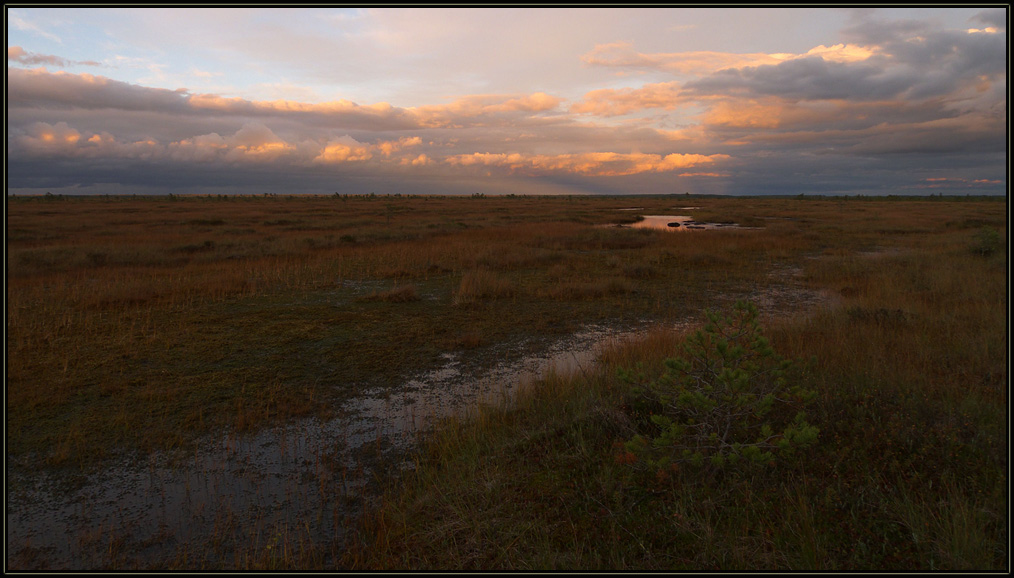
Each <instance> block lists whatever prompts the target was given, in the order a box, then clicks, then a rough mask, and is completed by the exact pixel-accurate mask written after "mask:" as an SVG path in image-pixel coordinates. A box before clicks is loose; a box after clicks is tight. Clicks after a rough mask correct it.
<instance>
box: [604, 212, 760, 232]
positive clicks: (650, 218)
mask: <svg viewBox="0 0 1014 578" xmlns="http://www.w3.org/2000/svg"><path fill="white" fill-rule="evenodd" d="M688 208H694V207H688ZM615 226H619V227H630V228H633V229H658V230H663V231H697V230H714V229H748V228H750V227H741V226H739V225H736V224H734V223H704V222H699V221H695V220H694V218H693V217H689V216H687V215H644V218H643V219H642V220H640V221H638V222H636V223H631V224H629V225H615Z"/></svg>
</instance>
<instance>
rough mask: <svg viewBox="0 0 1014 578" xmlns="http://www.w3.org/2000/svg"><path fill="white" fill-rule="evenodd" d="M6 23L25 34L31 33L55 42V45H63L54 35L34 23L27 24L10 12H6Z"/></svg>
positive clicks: (27, 22) (26, 21)
mask: <svg viewBox="0 0 1014 578" xmlns="http://www.w3.org/2000/svg"><path fill="white" fill-rule="evenodd" d="M7 21H8V22H9V23H10V24H13V25H14V27H15V28H17V29H18V30H24V31H27V32H31V33H33V34H36V35H38V36H41V37H43V38H45V39H47V40H52V41H53V42H56V43H60V44H62V43H63V40H61V39H60V37H59V36H57V35H56V34H53V33H51V32H47V31H45V30H43V29H42V28H40V27H38V26H37V25H35V24H34V23H32V22H29V21H28V20H25V19H24V18H22V17H21V16H20V15H18V14H15V13H13V12H11V11H8V12H7Z"/></svg>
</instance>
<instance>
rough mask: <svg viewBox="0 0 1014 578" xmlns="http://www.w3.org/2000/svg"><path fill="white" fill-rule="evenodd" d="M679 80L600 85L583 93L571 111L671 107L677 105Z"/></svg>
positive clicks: (616, 111)
mask: <svg viewBox="0 0 1014 578" xmlns="http://www.w3.org/2000/svg"><path fill="white" fill-rule="evenodd" d="M679 94H680V84H679V83H678V82H662V83H657V84H647V85H645V86H642V87H641V88H624V89H608V88H607V89H600V90H593V91H591V92H589V93H588V94H586V95H585V97H584V100H582V101H581V102H579V103H577V104H575V105H573V106H571V107H570V110H571V112H576V113H590V114H594V115H597V116H618V115H623V114H627V113H630V112H636V111H638V110H644V109H647V108H663V109H673V108H676V107H677V106H679V105H680V99H679Z"/></svg>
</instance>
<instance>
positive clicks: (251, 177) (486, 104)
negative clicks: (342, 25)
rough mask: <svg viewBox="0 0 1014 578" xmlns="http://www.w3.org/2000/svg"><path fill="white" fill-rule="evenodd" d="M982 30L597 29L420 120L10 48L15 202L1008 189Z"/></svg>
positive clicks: (994, 32) (998, 84)
mask: <svg viewBox="0 0 1014 578" xmlns="http://www.w3.org/2000/svg"><path fill="white" fill-rule="evenodd" d="M25 12H26V13H27V14H28V15H31V11H30V10H25ZM140 12H141V13H142V14H144V13H146V12H145V11H144V10H142V11H140ZM307 12H313V10H312V9H311V10H308V11H307ZM381 12H383V16H384V17H385V18H387V19H388V20H390V19H391V18H392V17H394V16H397V15H398V14H402V13H403V12H401V11H399V10H391V9H388V11H386V12H384V11H381ZM472 12H475V11H469V10H461V11H459V12H454V14H455V15H456V16H460V17H461V18H463V19H467V18H468V17H470V14H471V13H472ZM489 12H490V11H488V10H483V11H478V13H479V14H478V16H481V17H483V18H488V17H489V16H490V14H489ZM494 12H495V11H494ZM621 12H623V11H621ZM563 13H564V14H566V11H564V12H563ZM669 13H671V14H672V15H674V16H678V15H679V13H680V9H672V10H671V11H670V12H669ZM553 14H557V12H554V13H553ZM571 14H573V15H581V14H582V12H581V11H580V10H573V11H571ZM623 14H628V13H627V12H623ZM629 14H632V15H634V16H637V15H638V12H637V11H632V12H630V13H629ZM511 16H515V17H516V16H517V15H516V14H515V13H513V12H512V13H511ZM529 17H530V18H532V19H537V18H539V11H531V12H530V16H529ZM19 18H20V17H19ZM971 20H972V21H971V22H969V23H968V26H966V27H965V28H962V29H956V28H947V27H944V26H941V25H939V24H936V23H934V22H933V21H932V20H929V19H926V20H920V19H904V20H889V19H883V18H881V17H880V16H879V15H878V14H877V13H876V12H872V13H867V12H857V13H853V14H851V15H849V19H848V21H847V22H846V23H845V24H843V26H842V27H841V28H840V29H839V30H837V31H835V34H834V35H832V36H833V38H830V39H829V40H828V42H827V43H822V44H817V45H815V46H810V47H808V48H806V49H805V50H799V51H797V52H756V51H750V52H740V51H733V50H730V51H725V52H723V51H718V50H701V51H685V50H681V51H647V50H643V49H641V48H639V47H638V46H637V44H636V43H634V42H629V41H626V40H617V39H614V38H609V37H608V34H609V31H608V29H605V30H603V31H600V32H599V35H600V36H605V37H606V41H603V42H599V43H593V44H590V45H587V46H586V49H585V51H584V52H583V53H581V54H575V55H574V56H573V58H572V66H573V67H575V68H580V69H581V71H582V75H583V76H582V78H583V80H582V81H581V82H575V84H574V87H573V88H569V89H567V88H563V87H560V86H559V84H558V83H556V82H553V81H551V80H546V81H545V84H544V86H545V90H541V89H539V88H540V85H539V83H538V82H537V81H536V80H537V79H536V80H532V79H529V80H527V81H526V82H523V83H519V84H518V85H517V86H520V87H523V88H535V89H536V90H526V91H517V92H482V93H472V94H459V95H458V96H455V97H452V98H448V99H445V101H444V102H442V103H439V104H433V103H423V104H419V105H417V106H397V105H394V104H390V103H388V102H384V101H377V102H355V101H353V100H347V99H344V98H339V99H335V100H327V99H319V100H314V99H304V98H295V97H294V98H271V99H267V98H254V97H243V96H235V95H230V94H223V93H215V92H200V91H192V90H190V89H186V88H178V89H170V88H162V87H158V86H154V85H148V84H146V83H143V82H137V81H127V80H118V79H116V78H114V77H115V76H116V74H117V71H118V69H117V68H116V66H114V65H113V64H110V63H115V62H117V60H116V59H115V58H113V57H110V58H108V59H94V58H79V57H77V56H76V54H77V53H74V54H67V55H55V54H47V53H45V52H42V51H39V50H35V49H34V48H31V47H28V46H22V45H12V46H8V52H7V58H8V69H7V113H8V117H7V119H8V125H7V150H8V153H7V162H8V192H9V193H11V192H14V193H19V194H21V193H31V192H36V193H38V192H44V191H54V192H56V191H60V192H78V193H90V192H94V193H128V192H139V193H159V192H161V193H167V192H202V193H216V192H250V193H263V192H274V193H330V192H335V191H337V192H348V193H364V192H378V193H392V194H393V193H402V194H413V193H430V194H434V193H435V194H439V193H468V192H489V193H509V192H514V193H519V194H540V193H550V194H551V193H561V192H571V193H612V194H619V193H673V192H679V193H682V192H684V191H688V192H695V193H723V194H798V193H810V194H812V193H816V194H822V193H824V194H855V193H862V194H916V193H919V194H928V193H934V192H942V193H945V194H956V193H960V194H964V193H972V194H982V193H985V194H1003V193H1005V191H1006V184H1007V183H1006V163H1007V148H1006V146H1007V137H1006V128H1007V111H1006V89H1007V87H1006V66H1007V65H1006V54H1007V42H1006V11H1005V10H1003V9H999V10H997V9H993V10H984V11H981V12H979V13H977V14H976V15H975V16H974V17H973V18H972V19H971ZM16 22H17V21H16ZM20 22H24V23H26V24H25V25H26V26H27V20H25V19H24V18H22V19H21V20H20ZM445 24H446V23H445ZM462 25H464V24H462ZM9 27H10V24H9ZM36 30H38V27H37V26H36ZM390 31H391V34H392V36H391V37H390V38H388V39H386V40H385V42H386V43H387V44H388V45H389V46H392V47H396V45H398V43H399V42H400V41H408V40H409V39H410V38H409V37H403V36H400V35H398V34H397V33H396V32H397V29H396V28H392V29H391V30H390ZM49 34H50V35H51V36H52V33H49ZM490 42H494V43H495V42H503V40H502V39H498V38H492V39H491V40H490ZM402 49H404V50H405V51H406V53H414V51H416V50H418V49H419V46H418V45H409V46H404V47H402ZM545 49H546V50H550V49H551V47H546V48H545ZM237 50H239V48H238V47H237ZM392 50H393V48H392ZM279 58H281V56H280V57H279ZM518 60H519V62H521V61H524V62H528V63H530V64H534V65H537V62H538V59H537V58H535V57H533V56H527V57H524V56H521V55H519V56H518ZM491 65H492V63H491ZM446 66H450V67H453V66H454V63H453V62H450V63H446ZM83 68H86V69H87V70H88V72H84V71H81V69H83ZM198 72H199V71H197V69H195V71H194V72H192V74H194V78H199V77H203V76H202V74H199V73H198ZM496 73H497V70H496V69H493V70H491V71H490V74H496ZM204 74H206V75H208V76H212V75H213V73H210V72H209V73H204ZM533 74H534V73H533ZM588 79H590V80H588ZM395 80H397V81H398V82H405V81H408V80H411V79H405V78H398V79H391V81H392V82H393V81H395ZM423 81H424V80H420V81H419V82H423ZM151 84H155V83H151ZM596 84H598V86H596ZM293 93H294V94H297V95H299V94H301V93H300V91H298V90H297V91H294V92H293Z"/></svg>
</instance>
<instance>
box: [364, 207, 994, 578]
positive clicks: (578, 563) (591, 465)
mask: <svg viewBox="0 0 1014 578" xmlns="http://www.w3.org/2000/svg"><path fill="white" fill-rule="evenodd" d="M808 203H809V201H808ZM882 203H883V205H876V206H877V208H878V209H879V208H880V207H881V206H883V207H884V209H885V210H884V211H883V212H881V213H880V214H881V215H882V216H883V217H882V219H878V220H863V219H857V220H855V221H851V222H844V223H843V222H842V220H840V219H837V220H836V222H837V223H838V224H839V226H840V228H838V227H835V228H826V229H823V232H821V233H820V234H821V237H820V238H819V241H820V242H819V243H816V247H817V248H819V249H818V251H816V253H815V254H811V256H813V257H815V258H809V259H804V260H802V261H800V263H801V265H802V266H803V270H804V276H805V278H806V279H807V280H808V282H809V283H812V284H814V285H815V286H818V287H823V288H825V289H826V290H828V291H830V292H832V293H836V294H837V295H838V298H837V299H835V300H834V301H833V302H829V304H828V305H827V306H825V307H822V308H819V309H818V310H816V311H814V312H813V313H812V314H811V315H808V316H787V317H783V318H781V319H774V320H771V321H770V325H769V327H768V329H769V330H770V335H771V339H772V343H773V344H774V345H775V347H776V349H778V350H779V351H780V352H782V353H784V354H785V355H787V356H789V357H793V358H797V359H801V360H804V362H805V363H804V364H803V366H802V367H803V370H804V371H803V374H802V377H801V378H800V379H803V380H805V381H806V384H807V386H808V387H810V388H811V389H814V390H816V391H817V392H818V396H817V398H816V399H815V402H814V406H813V407H812V409H811V411H810V412H808V419H809V420H810V421H811V423H814V424H816V425H818V426H819V427H820V428H821V433H820V441H819V443H818V444H817V445H816V446H814V447H812V448H808V449H806V450H805V451H803V452H800V453H799V454H798V455H797V457H796V459H794V460H785V461H782V462H780V463H779V464H777V465H776V466H774V467H771V468H769V469H766V470H765V469H763V468H762V469H758V470H754V471H750V472H744V471H732V470H729V471H723V470H709V471H707V472H703V473H702V472H700V471H695V470H692V469H691V468H681V469H670V470H659V471H658V472H643V471H641V470H637V469H632V468H630V467H629V466H628V465H627V458H626V457H625V454H624V453H623V451H622V449H621V448H622V444H620V443H619V442H620V441H622V440H623V439H627V438H629V436H630V435H631V432H632V429H631V425H630V423H629V419H630V413H629V412H630V409H629V407H628V405H627V403H628V402H627V401H626V400H627V395H628V393H627V392H626V390H625V388H624V387H623V385H622V384H621V383H620V382H619V381H618V380H617V379H616V378H615V377H614V375H615V374H614V371H615V369H616V368H618V367H624V368H630V367H633V366H637V367H639V368H640V370H641V371H644V372H645V373H647V374H649V375H650V374H655V375H659V374H660V373H661V371H662V364H661V362H662V360H663V359H665V358H666V357H667V356H670V355H673V354H674V352H675V351H676V344H677V343H679V342H680V340H681V339H682V337H683V335H685V332H684V331H685V330H681V329H673V328H668V329H667V328H659V329H656V330H654V331H652V332H650V333H649V334H648V335H647V336H646V337H645V338H643V339H641V340H639V341H636V342H631V343H625V344H619V345H617V346H616V347H615V348H612V349H610V350H608V351H606V352H605V353H604V354H603V356H602V358H601V360H602V363H603V368H602V370H601V371H599V372H596V373H595V374H593V375H579V376H569V377H567V376H552V375H551V376H548V377H547V378H545V379H544V380H542V381H540V382H538V383H536V384H533V386H532V387H531V388H530V389H529V390H528V391H527V395H525V396H521V398H520V399H519V400H518V401H517V403H516V404H515V405H514V406H511V407H497V408H484V409H483V411H482V413H481V414H480V415H479V416H478V417H476V418H473V419H471V420H467V421H457V420H456V421H453V422H452V423H449V424H447V425H446V427H445V428H444V429H443V430H442V432H441V433H438V434H437V435H436V436H435V437H434V439H433V440H432V441H431V443H430V444H429V445H428V446H427V449H426V453H424V454H423V455H422V457H421V458H420V463H419V466H418V467H417V469H416V471H415V472H414V473H413V474H412V475H411V476H409V477H408V478H406V479H405V480H403V482H404V485H402V486H399V487H397V489H392V493H391V494H390V495H389V497H388V500H387V501H385V506H384V508H383V509H382V510H381V511H380V512H379V513H378V514H377V515H376V516H375V517H373V518H370V519H368V520H367V523H368V524H371V526H370V531H369V532H367V533H366V534H364V536H366V537H367V539H366V540H365V541H364V542H363V543H361V544H360V545H359V546H358V547H357V548H353V549H352V550H350V552H349V554H348V556H347V558H346V562H347V563H348V564H349V565H350V567H355V568H364V569H398V568H401V569H404V568H413V569H444V570H449V569H454V570H466V569H469V570H475V569H485V570H493V569H495V570H508V571H525V570H543V571H545V570H571V571H573V570H617V569H625V570H684V571H691V570H705V569H714V570H750V569H758V568H765V569H783V570H808V571H842V570H852V571H855V570H870V569H883V570H951V571H960V570H965V571H968V570H980V571H982V570H994V571H996V570H1003V569H1004V568H1006V566H1007V563H1008V548H1007V544H1008V533H1007V528H1008V517H1007V516H1008V509H1007V490H1006V488H1007V474H1006V472H1007V452H1008V447H1007V441H1006V440H1007V429H1006V428H1007V425H1006V411H1005V408H1006V407H1007V373H1006V368H1007V353H1006V350H1007V339H1006V329H1005V327H1006V323H1007V310H1006V289H1005V280H1006V274H1007V268H1006V263H1005V262H1004V261H1003V259H1002V258H994V257H995V256H987V257H988V258H982V255H981V254H980V253H979V252H976V251H975V250H974V249H970V247H974V246H975V245H974V243H975V242H976V239H975V238H974V236H973V235H972V234H970V233H974V231H975V227H976V226H977V225H978V221H977V220H976V219H970V220H968V221H961V222H969V223H971V224H969V225H968V226H961V227H954V226H952V227H947V226H946V225H945V223H947V222H950V220H951V219H953V218H954V217H955V215H954V214H953V213H954V212H957V213H961V212H967V213H975V212H978V211H981V210H982V209H983V207H982V206H981V205H974V204H973V205H968V206H961V205H960V204H958V205H948V206H947V207H946V210H941V211H940V212H939V213H937V212H935V211H934V210H933V209H934V208H943V207H941V206H940V205H936V206H927V205H928V203H926V204H919V203H913V204H912V205H914V206H912V205H907V204H906V205H905V206H904V207H902V206H897V205H892V204H890V202H888V201H883V202H882ZM831 206H832V207H833V206H834V205H831ZM903 213H908V214H903ZM806 218H807V219H808V220H812V221H814V222H815V221H817V215H810V216H808V217H806ZM958 218H960V217H958ZM864 223H867V224H868V225H869V227H872V228H873V229H874V230H873V231H870V230H869V228H868V227H867V225H866V224H864ZM935 224H939V225H941V227H939V228H938V227H936V226H934V225H935ZM778 226H779V228H782V229H783V231H784V228H783V225H782V224H779V225H778ZM800 233H801V234H803V235H804V236H805V235H807V234H808V233H805V232H802V231H800ZM714 249H715V247H714V246H713V247H712V250H714ZM459 480H460V481H459ZM505 496H506V498H505ZM506 503H509V504H511V506H507V505H506ZM517 505H520V507H518V506H517Z"/></svg>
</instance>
